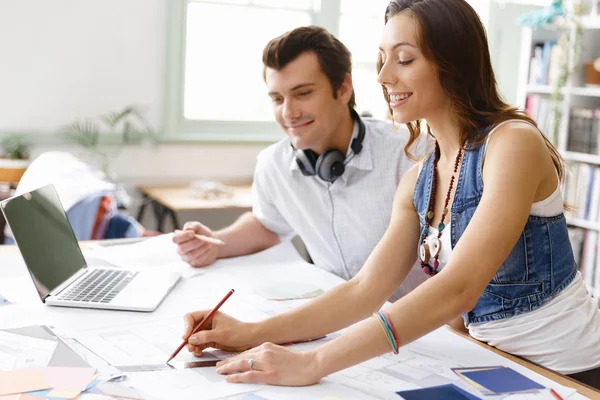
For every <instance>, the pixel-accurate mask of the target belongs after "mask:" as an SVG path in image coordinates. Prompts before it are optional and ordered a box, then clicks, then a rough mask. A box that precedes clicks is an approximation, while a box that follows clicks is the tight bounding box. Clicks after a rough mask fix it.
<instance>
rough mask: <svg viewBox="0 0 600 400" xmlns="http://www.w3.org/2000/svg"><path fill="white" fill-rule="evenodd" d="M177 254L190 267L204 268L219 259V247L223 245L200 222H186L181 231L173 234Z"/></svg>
mask: <svg viewBox="0 0 600 400" xmlns="http://www.w3.org/2000/svg"><path fill="white" fill-rule="evenodd" d="M173 243H175V244H176V245H177V254H179V255H180V256H181V259H182V260H183V261H185V262H186V263H188V264H190V265H191V266H192V267H196V268H199V267H205V266H207V265H210V264H212V263H213V262H215V260H216V259H217V258H218V257H219V246H222V245H224V244H225V243H223V241H221V240H220V239H219V238H218V237H217V235H216V234H215V233H214V232H213V231H211V230H210V229H209V228H208V227H206V226H205V225H202V224H201V223H200V222H186V223H185V225H184V226H183V230H182V231H179V230H176V231H175V232H174V233H173Z"/></svg>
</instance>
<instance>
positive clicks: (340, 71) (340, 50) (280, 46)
mask: <svg viewBox="0 0 600 400" xmlns="http://www.w3.org/2000/svg"><path fill="white" fill-rule="evenodd" d="M305 52H313V53H315V54H316V56H317V59H318V60H319V66H320V67H321V71H323V73H324V74H325V75H326V76H327V79H329V83H330V84H331V87H332V89H333V97H334V98H337V91H338V89H339V88H340V86H342V83H343V82H344V78H345V77H346V74H352V54H351V53H350V51H349V50H348V48H347V47H346V46H344V44H343V43H342V42H340V41H339V40H338V39H337V38H336V37H335V36H333V35H332V34H331V33H329V32H328V31H327V30H326V29H323V28H321V27H319V26H314V25H311V26H303V27H300V28H296V29H294V30H291V31H289V32H286V33H284V34H283V35H281V36H278V37H276V38H275V39H272V40H271V41H270V42H269V43H268V44H267V46H266V47H265V49H264V50H263V57H262V61H263V65H264V70H263V78H265V73H266V69H267V68H272V69H274V70H276V71H279V70H281V69H282V68H283V67H285V66H286V65H287V64H288V63H289V62H291V61H293V60H295V59H296V58H297V57H298V56H299V55H300V54H302V53H305ZM355 106H356V100H355V96H354V88H353V89H352V97H351V98H350V101H348V107H349V108H350V110H353V109H354V107H355Z"/></svg>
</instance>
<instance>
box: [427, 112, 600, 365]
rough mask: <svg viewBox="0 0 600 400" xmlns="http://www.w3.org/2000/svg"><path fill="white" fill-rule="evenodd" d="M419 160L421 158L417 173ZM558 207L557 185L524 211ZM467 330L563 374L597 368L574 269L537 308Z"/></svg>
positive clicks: (445, 253) (594, 310)
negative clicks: (562, 285) (557, 290)
mask: <svg viewBox="0 0 600 400" xmlns="http://www.w3.org/2000/svg"><path fill="white" fill-rule="evenodd" d="M508 122H512V120H510V121H505V122H502V123H500V124H498V125H497V126H496V127H494V129H492V131H490V133H489V134H488V137H487V141H489V139H490V137H491V135H492V133H493V132H494V131H495V130H496V129H498V128H499V127H500V126H502V125H504V124H505V123H508ZM523 122H524V121H523ZM487 141H486V149H487ZM484 156H485V153H484ZM422 165H423V162H422V161H421V163H420V165H419V172H420V170H421V168H422ZM562 212H563V198H562V193H561V190H560V184H559V185H558V186H557V187H556V190H554V192H553V193H552V194H551V195H550V196H548V197H547V198H546V199H544V200H542V201H538V202H535V203H533V204H532V205H531V210H530V212H529V214H530V215H534V216H540V217H552V216H555V215H558V214H560V213H562ZM451 229H452V227H451V223H449V224H448V225H446V227H445V228H444V230H443V231H442V236H441V237H440V242H441V244H442V245H441V249H440V255H439V259H438V260H439V262H440V265H439V267H438V270H441V269H442V268H444V266H445V265H446V264H447V263H448V259H449V258H450V255H451V254H452V242H451V238H450V232H451ZM437 234H438V230H437V229H435V228H433V227H429V234H428V237H427V241H428V243H430V242H429V241H430V240H431V239H432V238H433V237H437ZM468 329H469V333H470V334H471V336H472V337H474V338H475V339H477V340H480V341H482V342H486V343H487V344H489V345H490V346H494V347H496V348H498V349H500V350H503V351H506V352H509V353H511V354H514V355H517V356H521V357H525V358H527V359H529V360H531V361H533V362H536V363H538V364H540V365H543V366H544V367H546V368H550V369H552V370H555V371H558V372H560V373H563V374H574V373H577V372H582V371H587V370H590V369H593V368H597V367H600V334H598V332H600V311H599V310H598V307H597V306H596V304H595V303H594V301H593V300H592V298H591V296H589V294H588V293H587V289H586V287H585V283H584V282H583V279H582V278H581V274H580V273H579V272H577V276H576V277H575V279H573V282H571V283H570V284H569V286H567V287H566V288H565V289H563V291H561V292H560V293H559V294H558V295H557V296H556V297H555V298H554V299H552V300H550V301H549V302H548V303H546V304H545V305H543V306H542V307H539V308H537V309H535V310H533V311H530V312H527V313H524V314H520V315H517V316H515V317H511V318H504V319H501V320H497V321H492V322H483V323H479V324H469V326H468ZM575 338H576V339H575Z"/></svg>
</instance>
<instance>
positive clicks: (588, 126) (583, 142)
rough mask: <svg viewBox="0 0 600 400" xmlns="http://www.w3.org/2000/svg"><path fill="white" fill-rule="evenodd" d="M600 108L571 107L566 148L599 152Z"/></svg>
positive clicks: (575, 150)
mask: <svg viewBox="0 0 600 400" xmlns="http://www.w3.org/2000/svg"><path fill="white" fill-rule="evenodd" d="M599 136H600V108H597V109H593V108H572V109H571V113H570V115H569V139H568V142H567V150H568V151H572V152H578V153H587V154H600V146H599V143H598V137H599Z"/></svg>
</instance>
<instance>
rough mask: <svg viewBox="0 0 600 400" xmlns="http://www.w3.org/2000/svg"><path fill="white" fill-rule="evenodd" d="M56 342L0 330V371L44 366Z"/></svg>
mask: <svg viewBox="0 0 600 400" xmlns="http://www.w3.org/2000/svg"><path fill="white" fill-rule="evenodd" d="M56 345H57V343H56V342H54V341H52V340H43V339H37V338H33V337H29V336H24V335H17V334H14V333H9V332H3V331H0V371H12V370H16V369H21V368H27V367H45V366H47V365H48V363H49V362H50V359H51V358H52V355H53V354H54V351H55V350H56Z"/></svg>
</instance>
